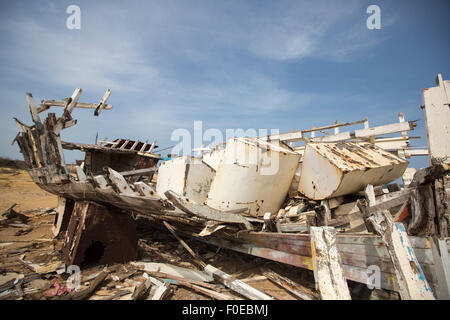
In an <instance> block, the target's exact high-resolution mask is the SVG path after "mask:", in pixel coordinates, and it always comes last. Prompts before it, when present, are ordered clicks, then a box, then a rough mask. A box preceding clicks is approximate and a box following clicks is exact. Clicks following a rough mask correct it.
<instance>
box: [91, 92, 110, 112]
mask: <svg viewBox="0 0 450 320" xmlns="http://www.w3.org/2000/svg"><path fill="white" fill-rule="evenodd" d="M110 95H111V90H110V89H108V90H106V92H105V94H104V95H103V97H102V99H101V100H100V103H99V104H98V105H97V106H96V108H95V111H94V116H98V115H100V112H101V111H102V110H103V109H106V108H105V107H106V101H108V99H109V96H110Z"/></svg>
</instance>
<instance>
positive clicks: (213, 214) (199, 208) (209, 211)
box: [164, 190, 253, 230]
mask: <svg viewBox="0 0 450 320" xmlns="http://www.w3.org/2000/svg"><path fill="white" fill-rule="evenodd" d="M164 195H165V196H166V197H167V199H169V201H170V202H172V203H173V205H174V206H176V207H177V208H179V209H181V210H182V211H184V212H186V213H189V214H192V215H194V216H198V217H202V218H206V219H209V220H213V221H219V222H226V223H242V224H244V225H245V227H246V228H247V229H248V230H253V226H252V225H251V223H250V222H249V221H248V220H247V219H246V218H245V217H243V216H241V215H239V214H235V213H229V212H226V211H219V210H216V209H213V208H210V207H208V206H206V205H200V204H197V203H195V202H192V201H190V200H189V199H187V198H184V197H182V196H180V195H178V194H176V193H175V192H173V191H171V190H167V191H166V192H165V193H164Z"/></svg>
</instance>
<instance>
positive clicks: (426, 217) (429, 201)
mask: <svg viewBox="0 0 450 320" xmlns="http://www.w3.org/2000/svg"><path fill="white" fill-rule="evenodd" d="M435 216H436V210H435V206H434V194H433V190H432V187H431V183H429V184H425V185H420V186H418V187H417V188H415V189H414V190H413V192H412V194H411V221H410V222H409V224H408V234H411V235H417V236H429V235H434V234H435V233H436V224H435V222H434V219H435Z"/></svg>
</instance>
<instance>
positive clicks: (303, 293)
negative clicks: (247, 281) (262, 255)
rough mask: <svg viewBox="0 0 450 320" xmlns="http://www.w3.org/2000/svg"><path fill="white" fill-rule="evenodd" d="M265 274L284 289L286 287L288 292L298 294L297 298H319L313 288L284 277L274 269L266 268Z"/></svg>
mask: <svg viewBox="0 0 450 320" xmlns="http://www.w3.org/2000/svg"><path fill="white" fill-rule="evenodd" d="M263 275H264V276H265V277H267V278H268V279H269V280H270V281H272V282H274V283H275V284H277V285H278V286H280V287H281V288H283V289H286V290H287V291H288V292H290V293H291V294H293V295H294V296H296V297H297V298H300V299H302V300H317V299H319V297H318V296H317V295H316V294H314V293H313V292H312V291H311V290H309V289H308V288H305V287H304V286H302V285H300V284H298V283H295V282H294V281H292V280H290V279H288V278H286V277H283V276H281V275H279V274H277V273H275V272H273V271H272V270H265V271H264V272H263Z"/></svg>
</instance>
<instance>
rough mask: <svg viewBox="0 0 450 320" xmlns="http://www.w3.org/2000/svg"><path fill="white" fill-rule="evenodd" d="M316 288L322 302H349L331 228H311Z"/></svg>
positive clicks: (334, 234) (345, 282)
mask: <svg viewBox="0 0 450 320" xmlns="http://www.w3.org/2000/svg"><path fill="white" fill-rule="evenodd" d="M310 231H311V253H312V261H313V267H314V278H315V280H316V287H317V289H318V291H320V295H321V297H322V299H323V300H351V297H350V291H349V289H348V286H347V280H346V278H345V276H344V270H343V267H342V263H341V258H340V256H339V252H338V249H337V245H336V230H335V229H334V228H333V227H311V230H310Z"/></svg>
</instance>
